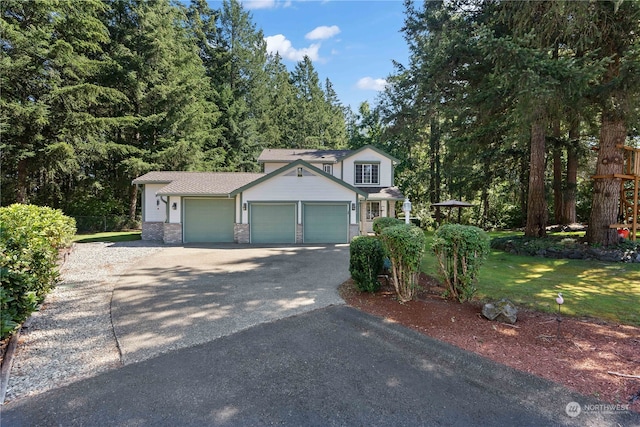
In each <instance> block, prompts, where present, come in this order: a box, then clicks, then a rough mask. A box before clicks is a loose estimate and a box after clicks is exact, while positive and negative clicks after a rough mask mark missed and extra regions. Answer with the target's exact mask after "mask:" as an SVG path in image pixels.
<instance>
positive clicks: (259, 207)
mask: <svg viewBox="0 0 640 427" xmlns="http://www.w3.org/2000/svg"><path fill="white" fill-rule="evenodd" d="M250 215H251V218H250V220H249V221H250V224H251V225H250V229H251V243H295V242H296V205H295V203H251V205H250Z"/></svg>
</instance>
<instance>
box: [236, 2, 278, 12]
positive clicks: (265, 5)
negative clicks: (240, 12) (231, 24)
mask: <svg viewBox="0 0 640 427" xmlns="http://www.w3.org/2000/svg"><path fill="white" fill-rule="evenodd" d="M242 6H244V7H245V9H250V10H251V9H273V8H274V7H276V0H243V1H242Z"/></svg>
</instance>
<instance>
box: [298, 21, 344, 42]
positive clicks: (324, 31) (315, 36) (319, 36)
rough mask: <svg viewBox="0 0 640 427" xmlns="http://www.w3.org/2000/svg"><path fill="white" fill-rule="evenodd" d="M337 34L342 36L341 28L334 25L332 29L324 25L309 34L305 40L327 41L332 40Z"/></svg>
mask: <svg viewBox="0 0 640 427" xmlns="http://www.w3.org/2000/svg"><path fill="white" fill-rule="evenodd" d="M336 34H340V27H338V26H337V25H332V26H331V27H327V26H326V25H322V26H320V27H316V28H315V29H314V30H312V31H311V32H309V33H307V34H306V35H305V36H304V38H305V39H307V40H326V39H330V38H331V37H333V36H335V35H336Z"/></svg>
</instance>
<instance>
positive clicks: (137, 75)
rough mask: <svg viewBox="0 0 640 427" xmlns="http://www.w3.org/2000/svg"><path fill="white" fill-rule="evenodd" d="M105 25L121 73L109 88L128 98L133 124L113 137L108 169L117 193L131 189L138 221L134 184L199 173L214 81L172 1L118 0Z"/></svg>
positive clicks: (108, 80) (109, 77) (109, 79)
mask: <svg viewBox="0 0 640 427" xmlns="http://www.w3.org/2000/svg"><path fill="white" fill-rule="evenodd" d="M110 6H111V8H110V13H109V15H108V16H107V17H106V23H107V25H108V26H109V31H110V33H111V34H112V41H111V43H110V45H109V47H108V49H109V54H110V56H111V57H112V58H113V59H114V68H113V69H112V70H110V72H109V73H106V74H105V75H104V81H105V84H108V85H110V86H112V87H115V88H117V89H119V90H120V91H122V92H123V93H125V94H126V96H127V99H128V106H127V109H126V110H124V111H121V112H120V113H121V115H122V116H126V117H130V120H129V122H128V123H127V125H126V126H122V127H120V128H119V129H118V131H117V132H114V134H112V140H111V142H110V144H111V148H110V149H109V150H110V151H111V153H112V154H111V155H112V156H113V160H114V162H113V163H112V164H110V165H107V167H108V168H109V169H110V170H109V172H108V175H110V177H111V180H112V182H113V183H114V188H115V189H116V190H117V191H119V192H122V193H124V192H125V191H126V189H129V215H130V216H131V217H133V216H134V215H135V207H136V200H137V188H136V187H135V186H131V185H130V182H131V180H132V179H133V178H135V177H136V176H138V175H140V174H141V173H144V172H146V171H148V170H150V169H153V168H156V169H167V170H178V169H182V170H192V169H199V168H200V165H201V162H202V152H203V149H204V147H205V146H206V141H207V140H208V139H209V138H211V135H212V124H213V123H214V122H215V110H214V109H213V108H212V105H211V103H207V100H206V94H207V93H208V89H209V87H210V86H209V82H208V80H207V79H206V77H205V74H204V67H203V66H202V61H201V60H200V58H199V57H198V53H197V50H196V45H195V44H194V43H192V41H193V39H192V38H190V36H189V34H188V33H187V31H186V29H185V22H186V20H187V18H186V16H185V15H184V14H183V11H182V10H181V9H180V8H177V7H173V6H171V5H170V4H169V2H168V1H167V0H163V1H157V2H151V3H150V2H145V1H138V0H113V1H112V2H111V4H110Z"/></svg>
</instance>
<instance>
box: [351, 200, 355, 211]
mask: <svg viewBox="0 0 640 427" xmlns="http://www.w3.org/2000/svg"><path fill="white" fill-rule="evenodd" d="M351 210H352V211H355V210H356V204H355V203H354V202H351Z"/></svg>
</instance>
